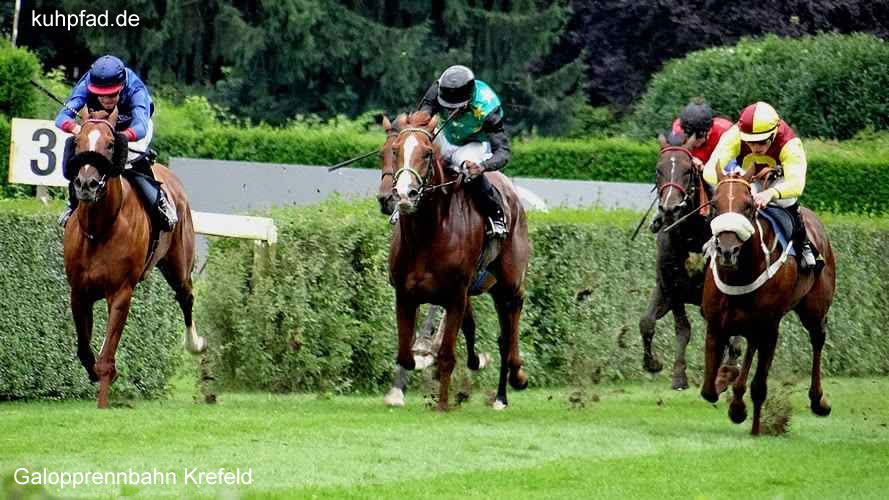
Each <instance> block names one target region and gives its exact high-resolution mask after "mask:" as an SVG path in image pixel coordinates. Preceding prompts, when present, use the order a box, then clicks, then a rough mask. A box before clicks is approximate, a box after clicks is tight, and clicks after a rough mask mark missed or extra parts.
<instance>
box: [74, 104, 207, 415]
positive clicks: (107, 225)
mask: <svg viewBox="0 0 889 500" xmlns="http://www.w3.org/2000/svg"><path fill="white" fill-rule="evenodd" d="M116 122H117V110H116V109H115V110H114V111H113V112H112V113H111V114H110V115H109V114H108V113H106V112H104V111H100V112H94V113H92V114H91V115H90V116H89V117H84V122H83V125H82V129H81V131H80V134H79V135H78V136H77V137H76V139H75V141H76V146H75V154H74V156H73V157H72V158H71V160H69V161H71V162H73V165H70V167H71V168H72V169H73V170H75V171H76V172H77V177H76V178H75V179H74V181H73V182H74V189H75V193H76V195H77V198H78V200H79V201H80V203H79V204H78V207H77V209H76V211H75V212H74V214H73V215H72V217H71V219H70V220H69V221H68V223H67V225H66V226H65V235H64V253H65V273H66V274H67V277H68V284H69V285H70V287H71V312H72V314H73V316H74V326H75V328H76V330H77V354H78V357H79V358H80V362H81V363H82V364H83V366H84V368H85V369H86V371H87V374H88V375H89V378H90V380H91V381H93V382H99V392H98V398H97V399H98V407H99V408H107V407H108V392H109V388H110V386H111V383H112V382H113V381H114V379H115V378H116V377H117V368H116V364H115V355H116V352H117V347H118V344H119V343H120V339H121V335H122V333H123V329H124V325H125V323H126V320H127V316H128V314H129V310H130V302H131V300H132V295H133V290H134V288H135V287H136V284H137V283H139V282H140V281H141V280H142V279H143V278H144V277H145V276H146V275H147V274H148V273H149V272H150V271H151V269H152V268H153V267H154V266H157V267H158V269H160V270H161V272H162V273H163V275H164V277H165V278H166V280H167V282H168V283H169V284H170V286H171V287H172V288H173V290H174V291H175V292H176V299H177V301H178V302H179V305H180V307H181V309H182V313H183V315H184V318H185V326H186V332H185V345H186V348H187V349H188V350H189V351H190V352H192V353H200V352H203V351H204V350H205V349H206V347H207V342H206V339H204V337H200V336H198V335H197V331H196V329H195V326H194V323H193V321H192V305H193V303H194V295H193V294H192V281H191V271H192V268H193V267H194V238H195V234H194V226H193V224H192V219H191V209H190V208H189V205H188V199H187V197H186V196H185V191H184V190H183V187H182V184H181V183H180V182H179V179H178V178H177V177H176V176H175V175H174V174H173V172H171V171H170V170H169V169H167V168H166V167H164V166H162V165H158V164H155V165H154V166H153V167H152V170H153V171H154V174H155V176H156V178H157V179H158V180H159V181H160V182H162V183H163V187H164V189H165V190H166V191H167V193H168V195H169V196H170V200H171V201H172V202H173V203H174V204H175V206H176V210H177V212H178V215H179V223H178V224H177V225H176V227H175V228H174V229H173V231H172V232H162V233H160V234H159V238H158V241H157V246H156V247H155V248H154V250H153V251H151V249H150V248H149V247H150V244H151V240H152V234H153V233H154V232H156V230H154V228H153V227H152V224H153V222H152V221H151V219H150V217H149V215H148V212H147V211H146V208H145V206H144V204H143V203H142V201H141V200H140V199H139V196H138V194H137V193H136V192H135V190H134V188H133V186H132V185H131V184H130V182H129V181H127V180H126V179H124V178H123V177H122V174H123V170H124V164H125V161H126V141H125V140H123V138H121V137H120V135H119V134H117V133H115V128H114V127H115V124H116ZM115 148H117V149H115ZM101 299H105V300H106V302H107V306H108V322H107V325H106V331H105V341H104V342H103V344H102V350H101V352H100V354H99V359H98V361H97V360H96V359H95V355H94V353H93V350H92V347H91V346H90V340H91V339H92V331H93V306H94V305H95V303H96V302H97V301H99V300H101Z"/></svg>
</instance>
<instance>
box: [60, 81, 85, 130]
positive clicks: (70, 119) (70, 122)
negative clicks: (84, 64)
mask: <svg viewBox="0 0 889 500" xmlns="http://www.w3.org/2000/svg"><path fill="white" fill-rule="evenodd" d="M86 85H87V83H86V75H84V76H83V78H81V79H80V81H79V82H77V85H75V86H74V88H73V89H72V90H71V95H69V96H68V99H66V100H65V105H64V106H62V109H61V110H60V111H59V114H57V115H56V127H58V128H59V129H61V130H64V131H65V132H68V133H69V134H70V133H72V132H73V131H74V128H75V127H76V126H77V120H75V118H76V117H77V113H76V111H78V110H80V109H83V107H84V106H86V99H87V96H88V95H89V94H88V91H87V89H86Z"/></svg>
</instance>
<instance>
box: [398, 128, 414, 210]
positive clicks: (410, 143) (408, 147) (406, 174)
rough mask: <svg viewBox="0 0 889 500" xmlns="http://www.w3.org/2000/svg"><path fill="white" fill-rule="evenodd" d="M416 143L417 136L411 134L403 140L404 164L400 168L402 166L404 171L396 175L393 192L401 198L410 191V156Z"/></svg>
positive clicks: (411, 178)
mask: <svg viewBox="0 0 889 500" xmlns="http://www.w3.org/2000/svg"><path fill="white" fill-rule="evenodd" d="M418 145H419V142H418V141H417V138H416V137H414V136H412V135H409V136H408V137H407V139H405V141H404V148H403V151H404V165H403V167H402V168H404V169H405V171H403V172H402V174H401V175H399V176H398V184H396V185H395V192H396V193H398V196H400V197H402V198H407V196H408V193H410V191H411V181H413V177H412V176H411V174H410V171H411V170H412V169H411V157H412V156H413V155H414V149H416V148H417V146H418Z"/></svg>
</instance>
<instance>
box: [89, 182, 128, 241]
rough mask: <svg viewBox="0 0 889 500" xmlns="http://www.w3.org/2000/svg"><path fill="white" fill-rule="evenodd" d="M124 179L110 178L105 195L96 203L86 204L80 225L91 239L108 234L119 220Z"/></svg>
mask: <svg viewBox="0 0 889 500" xmlns="http://www.w3.org/2000/svg"><path fill="white" fill-rule="evenodd" d="M123 200H124V196H123V181H122V180H121V178H120V177H119V176H118V177H112V178H110V179H109V180H108V184H107V187H106V192H105V195H104V196H103V197H102V199H100V200H99V201H98V202H96V203H90V204H89V205H84V206H83V208H85V209H86V210H84V211H83V212H81V215H80V227H81V228H82V229H83V230H84V232H85V233H86V234H87V236H89V238H90V239H95V238H99V237H102V236H105V235H107V234H108V233H109V232H110V230H111V227H112V226H114V223H115V222H116V221H117V216H118V215H119V214H120V209H121V207H122V206H123Z"/></svg>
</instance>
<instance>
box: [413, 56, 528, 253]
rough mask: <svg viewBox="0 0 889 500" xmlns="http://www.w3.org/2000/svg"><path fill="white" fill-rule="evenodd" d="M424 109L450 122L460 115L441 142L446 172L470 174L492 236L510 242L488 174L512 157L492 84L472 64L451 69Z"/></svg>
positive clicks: (438, 141) (440, 136)
mask: <svg viewBox="0 0 889 500" xmlns="http://www.w3.org/2000/svg"><path fill="white" fill-rule="evenodd" d="M418 111H425V112H427V113H429V114H430V115H434V114H436V113H440V114H441V115H443V118H445V119H446V118H447V117H448V116H450V115H451V114H452V113H455V112H456V115H455V116H454V117H453V118H452V119H451V121H450V122H448V123H447V125H445V128H444V130H443V131H442V133H440V134H438V136H436V138H435V143H436V144H438V146H439V147H440V149H441V155H442V158H443V159H444V161H445V168H449V169H451V170H458V171H463V172H465V173H466V176H467V179H468V181H467V190H468V191H469V192H470V194H471V196H472V198H473V200H474V201H475V203H476V205H477V206H478V208H479V210H480V211H481V212H482V215H484V216H485V217H487V218H488V219H489V225H488V227H487V234H488V235H489V236H493V237H496V238H505V237H506V235H507V232H508V230H507V228H506V222H505V220H504V215H503V208H502V207H501V206H500V200H499V198H498V196H497V194H496V192H495V191H494V188H493V186H491V183H490V181H488V179H487V178H486V177H485V176H484V175H483V173H484V172H486V171H494V170H500V169H501V168H503V166H504V165H506V163H507V162H508V161H509V158H510V145H509V136H508V135H507V134H506V130H505V129H504V128H503V108H502V107H501V106H500V98H499V97H497V94H496V93H494V90H493V89H491V87H489V86H488V84H486V83H485V82H483V81H481V80H476V79H475V75H474V74H473V73H472V70H470V69H469V68H467V67H466V66H459V65H458V66H451V67H450V68H448V69H446V70H445V71H444V73H442V74H441V77H440V78H439V79H438V80H436V81H435V82H433V83H432V85H431V86H430V87H429V89H428V90H427V91H426V94H425V95H424V96H423V99H422V101H421V102H420V105H419V109H418Z"/></svg>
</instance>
